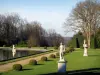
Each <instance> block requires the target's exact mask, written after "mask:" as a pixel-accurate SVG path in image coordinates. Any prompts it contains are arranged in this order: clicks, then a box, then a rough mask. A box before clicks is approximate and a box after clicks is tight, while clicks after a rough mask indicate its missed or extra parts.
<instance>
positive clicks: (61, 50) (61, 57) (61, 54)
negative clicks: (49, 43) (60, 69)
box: [59, 43, 64, 61]
mask: <svg viewBox="0 0 100 75" xmlns="http://www.w3.org/2000/svg"><path fill="white" fill-rule="evenodd" d="M63 49H64V46H63V45H62V43H60V52H59V55H60V61H62V60H64V57H63Z"/></svg>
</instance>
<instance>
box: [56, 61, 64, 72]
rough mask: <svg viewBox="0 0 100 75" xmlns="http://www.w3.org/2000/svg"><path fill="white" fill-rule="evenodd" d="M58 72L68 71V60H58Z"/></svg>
mask: <svg viewBox="0 0 100 75" xmlns="http://www.w3.org/2000/svg"><path fill="white" fill-rule="evenodd" d="M58 73H66V61H65V60H60V61H58Z"/></svg>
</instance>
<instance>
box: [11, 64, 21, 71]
mask: <svg viewBox="0 0 100 75" xmlns="http://www.w3.org/2000/svg"><path fill="white" fill-rule="evenodd" d="M13 70H16V71H21V70H22V65H21V64H14V65H13Z"/></svg>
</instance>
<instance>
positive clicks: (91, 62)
mask: <svg viewBox="0 0 100 75" xmlns="http://www.w3.org/2000/svg"><path fill="white" fill-rule="evenodd" d="M88 55H89V56H88V57H84V56H83V50H82V49H77V50H76V51H74V52H72V53H69V54H67V55H65V56H64V57H65V59H66V60H67V71H68V72H69V73H70V72H74V71H75V72H77V71H76V70H80V71H79V72H81V71H82V72H83V71H85V72H100V50H99V49H98V50H94V49H89V50H88ZM49 60H50V61H47V62H39V64H40V65H36V66H31V65H25V66H24V70H23V71H14V70H11V71H8V72H5V73H2V74H1V75H42V74H48V75H52V74H49V73H55V72H57V61H58V60H59V58H56V59H50V58H49ZM93 69H94V70H93Z"/></svg>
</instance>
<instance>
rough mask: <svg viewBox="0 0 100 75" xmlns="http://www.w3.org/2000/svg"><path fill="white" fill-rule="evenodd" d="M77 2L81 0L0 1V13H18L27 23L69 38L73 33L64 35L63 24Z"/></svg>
mask: <svg viewBox="0 0 100 75" xmlns="http://www.w3.org/2000/svg"><path fill="white" fill-rule="evenodd" d="M79 1H83V0H0V13H1V14H4V13H12V12H15V13H18V14H19V15H20V16H21V17H22V18H24V19H27V20H28V21H39V22H40V23H41V24H42V27H43V28H45V29H46V30H48V29H55V30H56V32H57V33H60V34H61V35H63V36H69V37H70V36H73V33H72V32H70V33H68V34H67V35H65V34H66V33H65V32H64V29H63V23H64V21H65V19H66V18H67V17H68V16H69V13H70V12H71V10H72V8H73V7H75V5H76V3H77V2H79Z"/></svg>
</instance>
